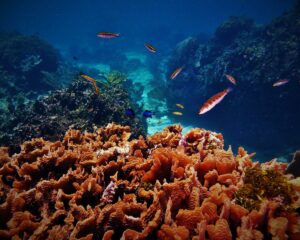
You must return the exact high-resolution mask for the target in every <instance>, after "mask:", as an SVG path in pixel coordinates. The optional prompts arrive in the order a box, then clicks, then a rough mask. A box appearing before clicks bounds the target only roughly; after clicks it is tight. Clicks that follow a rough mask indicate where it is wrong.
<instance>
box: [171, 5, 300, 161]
mask: <svg viewBox="0 0 300 240" xmlns="http://www.w3.org/2000/svg"><path fill="white" fill-rule="evenodd" d="M299 49H300V1H296V3H295V5H294V7H293V8H292V9H291V10H290V11H289V12H287V13H285V14H284V15H283V16H281V17H279V18H277V19H275V20H273V22H271V23H270V24H269V25H266V26H256V25H255V24H254V22H253V21H252V20H249V19H245V18H240V17H231V18H230V19H229V20H228V21H226V22H225V23H224V24H222V25H221V26H220V27H219V28H218V29H217V30H216V32H215V35H214V37H213V38H212V39H211V40H210V41H208V42H207V43H204V44H201V43H199V41H198V40H197V38H188V39H186V40H184V41H183V42H181V43H179V44H178V46H177V47H176V49H175V50H174V52H173V54H172V55H171V56H170V60H169V62H168V72H167V78H169V76H170V74H171V73H172V72H173V71H174V69H176V68H177V67H179V66H183V65H184V66H185V68H184V71H183V72H182V73H181V74H180V75H179V76H178V78H176V79H175V80H172V81H171V80H169V81H167V87H168V90H169V92H168V94H167V95H168V96H167V100H168V106H169V108H174V105H175V104H176V103H177V102H178V101H180V102H181V103H183V104H185V105H186V106H192V107H187V108H186V109H185V114H184V116H183V118H182V120H183V122H187V123H191V119H195V116H196V115H197V113H198V110H199V108H200V107H201V105H202V104H203V103H204V102H205V101H206V100H207V99H208V98H209V97H211V96H212V95H214V94H215V93H217V92H219V91H221V90H223V89H225V88H227V87H228V86H233V85H231V84H230V83H229V82H228V80H226V78H225V76H224V74H231V75H233V76H234V77H235V78H236V79H237V86H236V87H234V89H233V91H232V92H231V93H230V94H229V95H230V97H228V98H226V99H225V100H224V101H223V102H222V104H221V105H222V106H221V105H220V106H217V107H216V109H214V110H213V111H211V112H209V113H208V114H206V115H203V116H201V117H200V116H199V117H198V118H197V124H199V122H201V124H202V125H204V126H206V127H207V128H211V129H216V130H218V131H222V132H223V133H224V134H225V135H226V136H230V137H231V138H232V139H235V140H236V141H234V142H240V143H241V142H242V143H243V144H244V145H248V146H251V147H253V148H254V149H257V150H258V149H259V148H262V147H264V148H266V149H275V150H276V151H278V152H277V155H278V153H279V152H281V153H282V152H284V151H287V148H288V147H291V148H292V149H291V151H294V150H296V149H298V148H299V134H300V125H299V121H300V113H299V102H300V94H299V90H300V84H299V80H300V51H299ZM279 79H289V80H290V82H289V84H287V85H286V86H282V87H279V88H273V87H272V84H273V83H274V82H275V81H277V80H279ZM196 117H197V116H196ZM231 142H233V141H231ZM288 151H289V150H288ZM273 154H274V152H273Z"/></svg>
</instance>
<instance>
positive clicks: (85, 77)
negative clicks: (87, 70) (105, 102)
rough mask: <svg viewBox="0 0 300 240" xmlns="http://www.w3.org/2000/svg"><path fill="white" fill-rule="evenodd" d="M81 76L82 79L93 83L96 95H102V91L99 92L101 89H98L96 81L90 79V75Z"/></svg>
mask: <svg viewBox="0 0 300 240" xmlns="http://www.w3.org/2000/svg"><path fill="white" fill-rule="evenodd" d="M80 76H81V77H82V78H84V79H85V80H88V81H89V82H91V83H92V84H93V86H94V88H95V91H96V93H97V94H98V95H100V90H99V88H98V86H97V82H96V79H94V78H92V77H90V76H88V75H85V74H82V75H80Z"/></svg>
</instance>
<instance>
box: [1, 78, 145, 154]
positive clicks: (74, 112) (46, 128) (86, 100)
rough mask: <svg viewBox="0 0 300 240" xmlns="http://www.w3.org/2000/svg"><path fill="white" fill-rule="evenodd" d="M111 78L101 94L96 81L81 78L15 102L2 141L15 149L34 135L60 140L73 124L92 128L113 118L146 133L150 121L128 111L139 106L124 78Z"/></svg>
mask: <svg viewBox="0 0 300 240" xmlns="http://www.w3.org/2000/svg"><path fill="white" fill-rule="evenodd" d="M111 78H112V79H111V80H112V82H111V83H110V84H105V85H101V87H99V88H100V95H97V94H96V92H95V90H94V88H93V86H92V84H90V83H89V82H88V81H86V80H83V79H81V78H78V79H76V80H74V82H73V83H72V84H71V85H70V86H69V87H68V88H65V89H62V90H56V91H53V92H52V93H50V94H49V95H46V96H41V97H40V98H39V99H37V100H35V101H31V102H29V103H27V104H24V103H21V104H18V105H15V106H12V107H11V109H10V113H9V116H5V117H3V116H2V120H3V121H2V122H1V124H0V145H8V146H10V148H11V149H10V151H11V153H14V152H18V151H19V149H18V147H17V146H18V145H19V144H20V143H21V142H23V141H25V140H28V139H31V138H37V137H43V138H44V139H46V140H51V141H53V140H59V139H61V138H62V137H63V136H64V133H65V131H66V130H68V129H69V128H74V129H79V130H81V131H83V130H88V131H92V130H93V128H95V127H98V126H104V125H106V124H108V123H111V122H116V123H120V124H126V125H129V126H130V127H131V130H132V133H133V136H135V137H137V136H139V135H144V134H145V132H146V129H147V125H146V121H145V120H144V119H143V120H141V119H138V118H134V119H131V118H128V117H127V116H126V115H125V109H126V108H129V107H131V108H134V109H136V108H137V106H135V105H134V106H133V105H132V104H131V102H130V100H129V95H128V93H127V92H126V91H125V90H124V88H123V86H122V84H121V82H119V84H118V81H117V79H115V78H116V77H113V76H111Z"/></svg>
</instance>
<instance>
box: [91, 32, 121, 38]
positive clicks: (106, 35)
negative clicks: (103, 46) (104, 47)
mask: <svg viewBox="0 0 300 240" xmlns="http://www.w3.org/2000/svg"><path fill="white" fill-rule="evenodd" d="M97 37H100V38H116V37H120V33H112V32H99V33H97Z"/></svg>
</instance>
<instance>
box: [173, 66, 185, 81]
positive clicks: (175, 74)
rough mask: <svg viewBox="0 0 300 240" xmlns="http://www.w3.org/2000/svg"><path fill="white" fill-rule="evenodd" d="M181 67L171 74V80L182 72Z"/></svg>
mask: <svg viewBox="0 0 300 240" xmlns="http://www.w3.org/2000/svg"><path fill="white" fill-rule="evenodd" d="M182 69H183V67H179V68H176V69H175V71H174V72H173V73H172V74H171V77H170V78H171V79H175V78H176V77H177V76H178V75H179V73H180V72H181V71H182Z"/></svg>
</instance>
